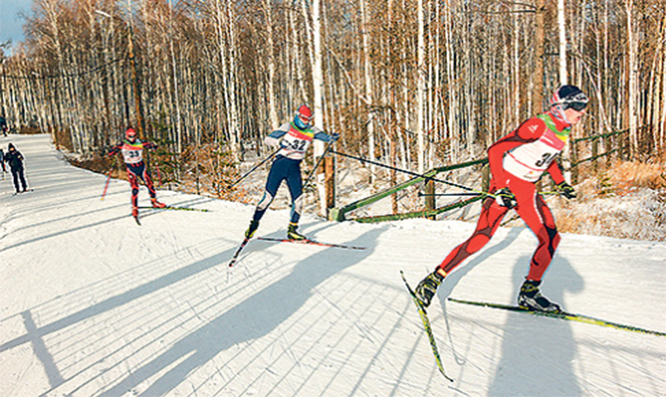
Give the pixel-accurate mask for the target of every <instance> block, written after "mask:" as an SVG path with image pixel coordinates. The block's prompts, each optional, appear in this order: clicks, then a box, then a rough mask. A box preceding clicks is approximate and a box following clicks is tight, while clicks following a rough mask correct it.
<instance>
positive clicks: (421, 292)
mask: <svg viewBox="0 0 666 397" xmlns="http://www.w3.org/2000/svg"><path fill="white" fill-rule="evenodd" d="M587 103H588V98H587V96H585V94H584V93H583V92H582V91H581V90H580V89H579V88H578V87H575V86H572V85H564V86H562V87H560V88H559V89H558V90H557V91H556V92H555V93H554V94H553V96H552V98H551V108H550V110H549V111H547V112H546V113H543V114H540V115H538V116H536V117H533V118H531V119H529V120H527V121H525V122H524V123H523V124H521V125H520V126H519V127H518V128H517V129H516V130H514V131H513V132H511V133H510V134H508V135H507V136H505V137H503V138H501V139H500V140H498V141H497V142H495V143H494V144H493V145H491V146H490V148H489V149H488V162H489V165H490V172H491V173H492V179H491V181H490V193H493V194H495V195H496V196H497V198H493V197H488V198H486V199H485V201H484V202H483V207H482V209H481V214H480V215H479V221H478V223H477V225H476V230H475V231H474V233H473V234H472V236H471V237H470V238H469V239H467V241H465V242H464V243H462V244H460V245H459V246H457V247H456V248H454V249H453V251H451V252H450V253H449V255H448V256H447V257H446V258H445V259H444V261H442V263H441V264H440V265H439V266H437V268H436V269H435V271H434V272H433V273H431V274H430V275H428V276H427V277H426V278H425V279H423V280H422V281H421V282H420V283H419V285H418V286H417V287H416V289H415V291H414V292H415V293H416V295H417V297H418V298H419V300H420V302H421V304H422V305H423V307H427V306H429V305H430V301H431V300H432V298H433V296H434V295H435V292H436V291H437V287H439V285H440V284H441V283H442V281H443V280H444V278H445V277H446V275H447V274H450V273H451V272H452V271H453V270H454V269H455V268H456V267H458V265H460V263H462V261H464V260H465V259H467V258H468V257H469V256H471V255H472V254H474V253H476V252H478V251H479V250H480V249H481V248H483V246H485V245H486V244H487V243H488V241H490V239H491V238H492V236H493V235H494V234H495V232H496V231H497V228H498V227H499V224H500V222H501V221H502V218H504V215H506V213H507V212H508V211H509V209H511V208H515V209H516V212H517V213H518V215H520V217H521V218H522V219H523V221H524V222H525V223H526V224H527V226H528V227H529V228H530V230H532V232H533V233H534V234H535V235H536V237H537V239H538V241H539V245H538V246H537V249H536V252H535V253H534V256H533V257H532V260H531V262H530V270H529V273H528V274H527V277H526V278H525V282H524V283H523V285H522V287H521V289H520V293H519V295H518V305H519V306H521V307H523V308H526V309H531V310H539V311H546V312H558V311H561V309H560V306H559V305H557V304H556V303H553V302H551V301H550V300H548V298H546V297H545V296H543V295H542V294H541V292H540V291H539V285H540V284H541V278H542V277H543V275H544V273H545V272H546V269H548V266H549V265H550V262H551V260H552V259H553V255H554V254H555V250H556V249H557V246H558V244H559V242H560V235H559V234H558V232H557V228H556V226H555V219H554V218H553V214H552V213H551V211H550V209H549V208H548V205H546V201H545V200H544V199H543V197H541V195H539V194H538V192H537V190H536V187H535V183H536V182H537V181H538V180H539V179H540V178H541V176H542V175H543V174H544V173H545V172H547V173H548V174H550V177H551V178H552V179H553V181H554V182H555V184H556V185H557V188H558V189H559V191H560V193H561V194H562V195H563V196H564V197H566V198H567V199H571V198H574V197H576V192H575V191H574V189H573V187H571V185H569V184H568V183H567V182H566V181H565V180H564V176H563V175H562V171H561V170H560V167H559V165H558V164H557V162H555V161H553V160H555V158H556V157H557V155H558V154H560V152H561V151H562V150H563V149H564V148H565V146H566V142H567V139H568V138H569V132H570V131H571V127H572V126H574V125H576V124H577V123H578V122H579V121H580V120H581V118H582V117H583V115H584V114H585V107H586V106H587Z"/></svg>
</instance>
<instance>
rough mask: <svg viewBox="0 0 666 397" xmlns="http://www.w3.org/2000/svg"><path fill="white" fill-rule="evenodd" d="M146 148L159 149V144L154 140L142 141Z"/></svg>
mask: <svg viewBox="0 0 666 397" xmlns="http://www.w3.org/2000/svg"><path fill="white" fill-rule="evenodd" d="M142 144H143V147H144V148H145V149H157V145H156V144H154V143H153V142H142Z"/></svg>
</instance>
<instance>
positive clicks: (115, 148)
mask: <svg viewBox="0 0 666 397" xmlns="http://www.w3.org/2000/svg"><path fill="white" fill-rule="evenodd" d="M122 147H123V144H122V143H119V144H117V145H115V146H112V147H111V149H109V153H108V155H109V156H115V155H116V154H118V152H120V149H121V148H122Z"/></svg>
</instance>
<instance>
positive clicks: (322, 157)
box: [303, 141, 335, 190]
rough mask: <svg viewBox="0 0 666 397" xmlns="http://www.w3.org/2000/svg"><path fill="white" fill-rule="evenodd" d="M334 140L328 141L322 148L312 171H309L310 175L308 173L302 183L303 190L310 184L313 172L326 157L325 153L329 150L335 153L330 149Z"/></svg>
mask: <svg viewBox="0 0 666 397" xmlns="http://www.w3.org/2000/svg"><path fill="white" fill-rule="evenodd" d="M333 142H334V141H330V142H329V143H328V145H327V146H326V149H325V150H324V153H323V154H322V155H321V156H320V157H319V160H317V163H316V164H315V166H314V168H313V169H312V171H310V175H308V179H306V180H305V183H304V184H303V190H305V188H306V187H308V185H309V184H310V180H311V179H312V177H313V176H314V174H315V171H317V168H318V167H319V164H321V161H322V160H323V159H324V157H326V153H328V152H329V151H331V153H335V152H334V151H332V150H331V147H332V145H333Z"/></svg>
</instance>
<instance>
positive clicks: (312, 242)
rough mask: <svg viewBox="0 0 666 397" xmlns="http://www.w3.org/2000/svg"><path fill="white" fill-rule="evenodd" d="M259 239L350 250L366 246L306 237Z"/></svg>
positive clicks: (260, 238)
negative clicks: (296, 238)
mask: <svg viewBox="0 0 666 397" xmlns="http://www.w3.org/2000/svg"><path fill="white" fill-rule="evenodd" d="M257 240H263V241H271V242H274V243H296V244H308V245H318V246H321V247H332V248H342V249H349V250H364V249H365V247H355V246H353V245H342V244H332V243H322V242H319V241H315V240H310V239H308V238H306V239H305V240H292V239H288V238H272V237H257Z"/></svg>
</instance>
